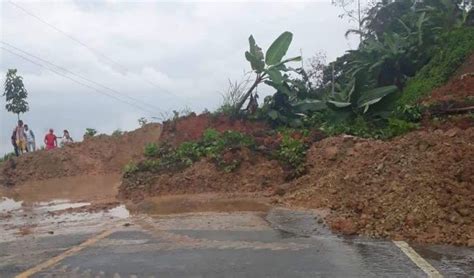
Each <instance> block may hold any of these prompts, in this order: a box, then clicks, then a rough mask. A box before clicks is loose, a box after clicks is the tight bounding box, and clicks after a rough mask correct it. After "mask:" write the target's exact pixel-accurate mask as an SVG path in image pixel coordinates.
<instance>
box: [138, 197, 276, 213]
mask: <svg viewBox="0 0 474 278" xmlns="http://www.w3.org/2000/svg"><path fill="white" fill-rule="evenodd" d="M130 209H131V211H132V212H134V213H145V214H151V215H166V214H181V213H193V212H244V211H252V212H267V211H268V210H269V209H270V206H269V205H267V204H265V203H263V202H259V201H256V200H253V199H248V198H241V199H239V198H233V199H226V198H217V197H216V196H212V195H178V196H165V197H154V198H150V199H146V200H144V201H142V202H141V203H139V204H138V205H130Z"/></svg>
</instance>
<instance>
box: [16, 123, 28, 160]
mask: <svg viewBox="0 0 474 278" xmlns="http://www.w3.org/2000/svg"><path fill="white" fill-rule="evenodd" d="M15 132H16V145H17V146H18V150H19V152H20V153H21V154H23V153H24V152H28V149H27V148H26V133H25V127H24V126H23V121H22V120H19V121H18V126H17V127H16V129H15Z"/></svg>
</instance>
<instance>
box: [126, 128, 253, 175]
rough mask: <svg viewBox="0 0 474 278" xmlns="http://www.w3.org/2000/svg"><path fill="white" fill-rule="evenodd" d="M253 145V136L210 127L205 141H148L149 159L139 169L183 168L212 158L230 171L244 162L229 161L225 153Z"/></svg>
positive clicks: (205, 134)
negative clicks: (220, 130)
mask: <svg viewBox="0 0 474 278" xmlns="http://www.w3.org/2000/svg"><path fill="white" fill-rule="evenodd" d="M253 144H254V142H253V139H252V138H251V137H249V136H248V135H245V134H242V133H240V132H236V131H225V132H223V133H220V132H218V131H216V130H214V129H207V130H205V132H204V134H203V136H202V138H201V140H199V141H190V142H183V143H182V144H180V145H179V146H177V147H172V146H170V145H168V144H162V145H160V146H157V145H156V144H154V143H151V144H147V145H146V146H145V151H144V154H145V157H147V158H149V159H147V160H145V161H142V162H141V163H139V165H138V166H137V168H138V169H137V171H152V172H159V171H164V170H171V171H175V170H181V169H184V168H186V167H189V166H191V165H192V164H193V163H194V162H196V161H198V160H200V159H201V158H203V157H208V158H210V159H212V160H213V161H214V162H215V164H216V166H218V167H219V169H222V170H224V171H226V172H227V171H233V170H234V169H236V168H237V167H238V166H239V165H240V161H238V160H236V161H230V162H225V161H224V160H223V159H222V155H223V154H224V153H225V152H226V151H228V150H232V149H234V148H241V147H251V146H252V145H253ZM150 158H158V159H150ZM133 169H135V168H133Z"/></svg>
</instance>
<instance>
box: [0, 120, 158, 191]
mask: <svg viewBox="0 0 474 278" xmlns="http://www.w3.org/2000/svg"><path fill="white" fill-rule="evenodd" d="M160 131H161V125H159V124H149V125H146V126H145V127H143V128H140V129H137V130H135V131H132V132H127V133H125V134H123V135H120V136H108V135H99V136H96V137H93V138H89V139H86V140H85V141H84V142H80V143H74V144H70V145H67V146H65V147H63V148H58V149H54V150H50V151H46V150H41V151H37V152H34V153H29V154H25V155H23V156H20V157H19V158H14V159H12V160H9V161H7V162H5V163H4V164H3V165H0V185H5V186H12V185H15V184H21V183H25V182H28V181H35V182H36V181H38V180H45V179H51V178H59V177H70V176H79V175H99V174H113V173H120V172H121V170H122V168H123V166H124V165H125V164H126V163H128V162H129V161H131V160H133V159H138V158H139V157H141V156H142V154H143V148H144V145H145V144H146V143H149V142H157V141H158V140H159V136H160Z"/></svg>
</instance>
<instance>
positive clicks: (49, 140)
mask: <svg viewBox="0 0 474 278" xmlns="http://www.w3.org/2000/svg"><path fill="white" fill-rule="evenodd" d="M44 143H45V144H46V149H47V150H52V149H54V148H56V147H57V146H58V138H57V137H56V135H54V130H53V129H52V128H50V129H49V133H48V134H46V136H45V137H44Z"/></svg>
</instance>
